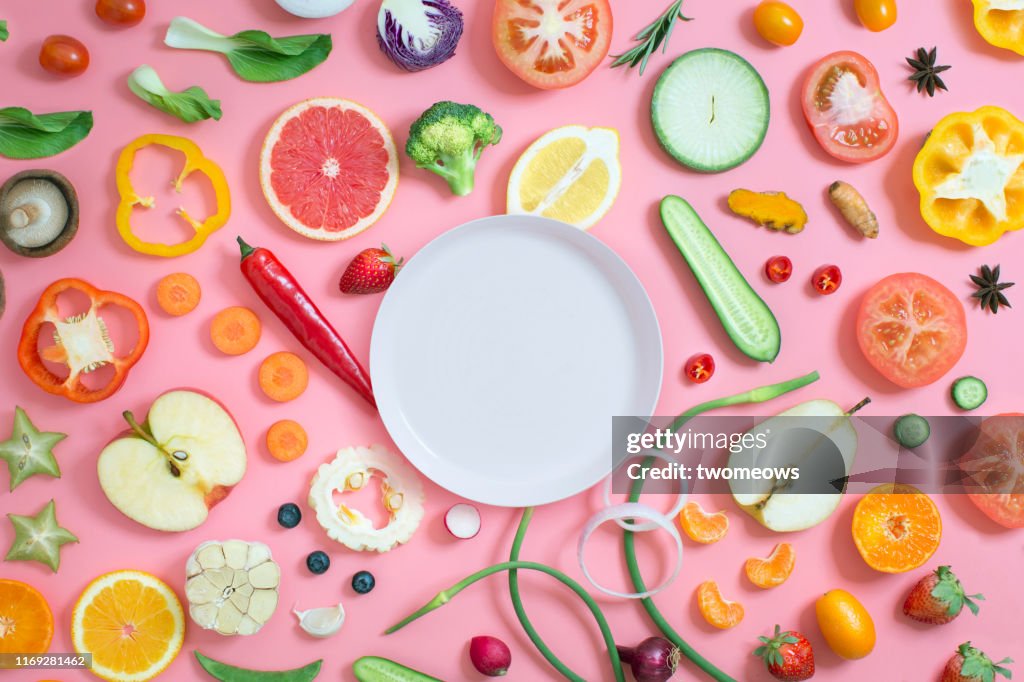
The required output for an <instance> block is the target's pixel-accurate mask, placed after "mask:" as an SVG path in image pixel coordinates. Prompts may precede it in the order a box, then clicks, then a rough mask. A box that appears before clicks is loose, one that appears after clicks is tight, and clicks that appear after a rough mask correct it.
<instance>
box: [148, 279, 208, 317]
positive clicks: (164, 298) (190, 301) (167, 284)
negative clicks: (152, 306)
mask: <svg viewBox="0 0 1024 682" xmlns="http://www.w3.org/2000/svg"><path fill="white" fill-rule="evenodd" d="M202 293H203V292H202V289H200V288H199V282H198V281H197V280H196V278H195V277H193V276H192V275H190V274H188V273H187V272H172V273H171V274H169V275H167V276H166V277H164V278H163V279H161V280H160V281H159V282H157V285H156V302H157V303H159V304H160V307H161V308H163V310H164V312H165V313H167V314H168V315H174V316H175V317H179V316H181V315H185V314H186V313H190V312H192V311H193V310H195V309H196V306H197V305H199V299H200V297H201V296H202Z"/></svg>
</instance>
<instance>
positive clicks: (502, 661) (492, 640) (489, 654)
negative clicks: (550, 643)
mask: <svg viewBox="0 0 1024 682" xmlns="http://www.w3.org/2000/svg"><path fill="white" fill-rule="evenodd" d="M456 506H458V505H456ZM466 506H469V505H466ZM469 660H471V661H472V662H473V667H474V668H476V669H477V670H478V671H480V672H481V673H483V674H484V675H487V676H488V677H501V676H502V675H504V674H505V673H507V672H508V667H509V666H510V665H512V652H511V651H509V648H508V645H507V644H505V643H504V642H503V641H501V640H500V639H498V638H497V637H491V636H490V635H480V636H479V637H474V638H473V639H471V640H470V641H469Z"/></svg>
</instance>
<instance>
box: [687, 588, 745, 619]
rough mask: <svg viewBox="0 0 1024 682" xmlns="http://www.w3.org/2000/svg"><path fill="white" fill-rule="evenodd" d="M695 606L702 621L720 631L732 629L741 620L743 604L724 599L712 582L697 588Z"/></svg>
mask: <svg viewBox="0 0 1024 682" xmlns="http://www.w3.org/2000/svg"><path fill="white" fill-rule="evenodd" d="M697 606H698V607H699V608H700V614H701V615H702V616H704V620H706V621H707V622H708V623H710V624H711V625H714V626H715V627H716V628H718V629H720V630H728V629H729V628H734V627H736V626H737V625H739V624H740V621H741V620H743V604H740V603H739V602H735V601H729V600H728V599H724V598H723V597H722V593H721V591H720V590H719V589H718V583H716V582H715V581H714V580H706V581H704V582H702V583H701V584H700V586H699V587H697Z"/></svg>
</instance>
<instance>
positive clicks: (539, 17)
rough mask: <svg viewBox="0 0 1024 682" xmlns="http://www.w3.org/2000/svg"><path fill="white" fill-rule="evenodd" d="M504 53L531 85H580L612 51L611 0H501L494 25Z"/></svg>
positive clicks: (496, 43) (496, 46) (497, 44)
mask: <svg viewBox="0 0 1024 682" xmlns="http://www.w3.org/2000/svg"><path fill="white" fill-rule="evenodd" d="M492 38H493V40H494V49H495V51H496V52H497V53H498V58H499V59H501V61H502V63H503V64H504V65H505V66H507V67H508V68H509V70H511V71H512V73H514V74H515V75H517V76H519V77H520V78H522V79H523V80H524V81H526V82H527V83H529V84H530V85H532V86H534V87H537V88H542V89H544V90H550V89H554V88H567V87H569V86H570V85H576V84H577V83H579V82H580V81H581V80H583V79H584V78H586V77H587V76H589V75H590V73H591V72H592V71H593V70H594V69H596V68H597V67H598V66H599V65H600V64H601V62H603V61H604V58H605V57H606V56H607V54H608V46H609V45H610V44H611V38H612V8H611V7H610V6H609V4H608V0H496V2H495V3H494V24H493V26H492Z"/></svg>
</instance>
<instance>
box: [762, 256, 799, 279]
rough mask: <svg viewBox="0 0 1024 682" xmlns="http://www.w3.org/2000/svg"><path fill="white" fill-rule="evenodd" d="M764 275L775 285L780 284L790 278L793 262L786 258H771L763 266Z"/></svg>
mask: <svg viewBox="0 0 1024 682" xmlns="http://www.w3.org/2000/svg"><path fill="white" fill-rule="evenodd" d="M764 274H765V275H767V276H768V279H770V280H771V281H773V282H775V283H776V284H781V283H782V282H785V281H787V280H788V279H789V278H790V276H792V274H793V261H791V260H789V258H787V257H786V256H772V257H771V258H769V259H768V261H767V262H766V263H765V264H764Z"/></svg>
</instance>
